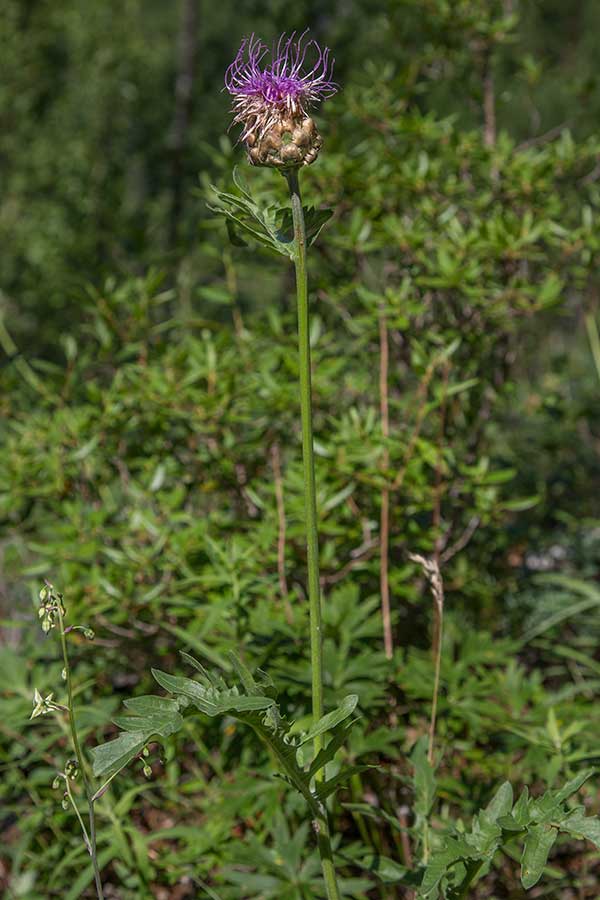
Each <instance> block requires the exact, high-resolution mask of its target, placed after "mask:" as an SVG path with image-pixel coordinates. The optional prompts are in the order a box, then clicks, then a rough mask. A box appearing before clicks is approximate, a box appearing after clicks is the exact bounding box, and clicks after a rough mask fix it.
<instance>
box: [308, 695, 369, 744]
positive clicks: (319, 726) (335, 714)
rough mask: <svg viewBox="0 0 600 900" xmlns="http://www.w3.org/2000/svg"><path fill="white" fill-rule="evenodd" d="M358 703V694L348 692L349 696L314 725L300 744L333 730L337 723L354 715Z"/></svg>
mask: <svg viewBox="0 0 600 900" xmlns="http://www.w3.org/2000/svg"><path fill="white" fill-rule="evenodd" d="M357 703H358V696H357V695H356V694H348V696H347V697H344V699H343V700H342V702H341V703H340V705H339V706H338V707H337V709H334V710H332V711H331V712H330V713H327V714H326V715H324V716H323V717H322V718H321V719H319V721H318V722H316V724H315V725H313V727H312V728H311V729H310V731H308V732H307V733H306V734H304V735H303V736H302V738H301V739H300V741H299V745H301V744H306V742H307V741H312V740H313V738H315V737H317V735H319V734H324V733H325V732H326V731H332V730H333V729H334V728H335V727H336V725H339V724H340V722H343V721H344V719H347V718H348V716H351V715H352V713H353V712H354V710H355V709H356V705H357Z"/></svg>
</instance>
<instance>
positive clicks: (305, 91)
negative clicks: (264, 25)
mask: <svg viewBox="0 0 600 900" xmlns="http://www.w3.org/2000/svg"><path fill="white" fill-rule="evenodd" d="M306 34H307V31H305V32H304V33H303V34H301V35H300V36H299V37H298V38H296V32H292V34H291V35H290V36H289V37H287V36H286V35H285V34H282V35H281V37H280V38H279V40H278V41H277V43H276V44H274V45H273V49H272V51H271V61H270V63H266V62H264V63H263V60H264V58H265V56H266V55H267V54H268V53H269V49H268V47H267V46H266V45H265V44H263V43H262V41H261V40H259V39H258V38H256V37H255V36H254V35H251V37H249V38H244V40H243V41H242V44H241V46H240V49H239V50H238V52H237V54H236V57H235V59H234V61H233V62H232V64H231V65H230V66H229V68H228V69H227V71H226V73H225V87H226V88H227V90H228V91H229V93H230V94H231V95H232V96H233V98H234V99H233V111H234V114H235V116H234V119H233V121H234V123H237V122H241V123H242V124H243V126H244V128H243V133H242V136H241V139H242V140H246V138H247V136H248V135H249V134H250V133H251V132H256V131H257V132H258V137H262V136H263V135H264V134H265V133H266V132H267V131H268V130H269V129H270V128H271V127H272V126H273V125H274V124H276V123H277V122H279V121H281V120H282V118H283V117H284V116H289V117H292V118H297V117H299V116H306V115H307V110H308V108H309V107H310V106H311V105H312V104H314V103H318V102H319V101H320V100H324V99H326V98H327V97H331V95H332V94H335V92H336V91H337V85H336V84H335V82H334V81H332V80H331V75H332V71H333V63H334V60H333V59H331V58H330V51H329V49H328V48H327V47H326V48H325V49H324V50H321V48H320V47H319V45H318V43H317V42H316V41H315V40H313V39H311V40H309V41H305V37H306ZM307 57H308V59H309V61H308V62H307Z"/></svg>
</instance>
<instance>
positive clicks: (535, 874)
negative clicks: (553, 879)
mask: <svg viewBox="0 0 600 900" xmlns="http://www.w3.org/2000/svg"><path fill="white" fill-rule="evenodd" d="M557 834H558V829H557V828H554V827H553V826H552V825H532V827H531V828H529V830H528V831H527V835H526V836H525V846H524V848H523V856H522V857H521V884H522V885H523V887H524V888H525V890H528V889H529V888H531V887H533V886H534V885H535V884H537V883H538V881H539V880H540V878H541V877H542V872H543V871H544V866H545V865H546V862H547V860H548V854H549V853H550V851H551V849H552V846H553V844H554V841H555V840H556V836H557Z"/></svg>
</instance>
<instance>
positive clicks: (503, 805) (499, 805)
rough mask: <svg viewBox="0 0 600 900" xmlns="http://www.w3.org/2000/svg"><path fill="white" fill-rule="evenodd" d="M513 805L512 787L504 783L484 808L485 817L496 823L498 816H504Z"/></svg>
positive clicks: (506, 782)
mask: <svg viewBox="0 0 600 900" xmlns="http://www.w3.org/2000/svg"><path fill="white" fill-rule="evenodd" d="M512 805H513V789H512V785H511V784H510V783H509V782H508V781H505V782H504V783H503V784H501V785H500V787H499V788H498V790H497V791H496V793H495V794H494V796H493V797H492V799H491V800H490V802H489V803H488V805H487V807H486V810H485V811H486V814H487V817H488V818H489V819H490V821H492V822H496V821H497V820H498V818H499V817H500V816H506V815H508V813H509V812H510V811H511V809H512Z"/></svg>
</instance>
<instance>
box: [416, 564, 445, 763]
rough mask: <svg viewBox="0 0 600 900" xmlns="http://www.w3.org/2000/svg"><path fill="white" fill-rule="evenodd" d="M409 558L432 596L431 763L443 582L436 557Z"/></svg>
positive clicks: (438, 678) (439, 665)
mask: <svg viewBox="0 0 600 900" xmlns="http://www.w3.org/2000/svg"><path fill="white" fill-rule="evenodd" d="M409 557H410V559H412V561H413V562H415V563H418V565H420V566H421V568H422V569H423V573H424V574H425V577H426V578H427V581H428V582H429V587H430V590H431V595H432V597H433V612H434V629H433V642H432V643H433V656H434V676H433V698H432V701H431V716H430V719H429V747H428V750H427V759H428V760H429V763H430V764H431V765H433V756H434V747H435V726H436V720H437V708H438V695H439V691H440V671H441V667H442V636H443V635H442V631H443V623H444V582H443V579H442V573H441V571H440V567H439V564H438V562H437V560H436V559H427V558H426V557H424V556H419V555H418V554H416V553H409Z"/></svg>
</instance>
